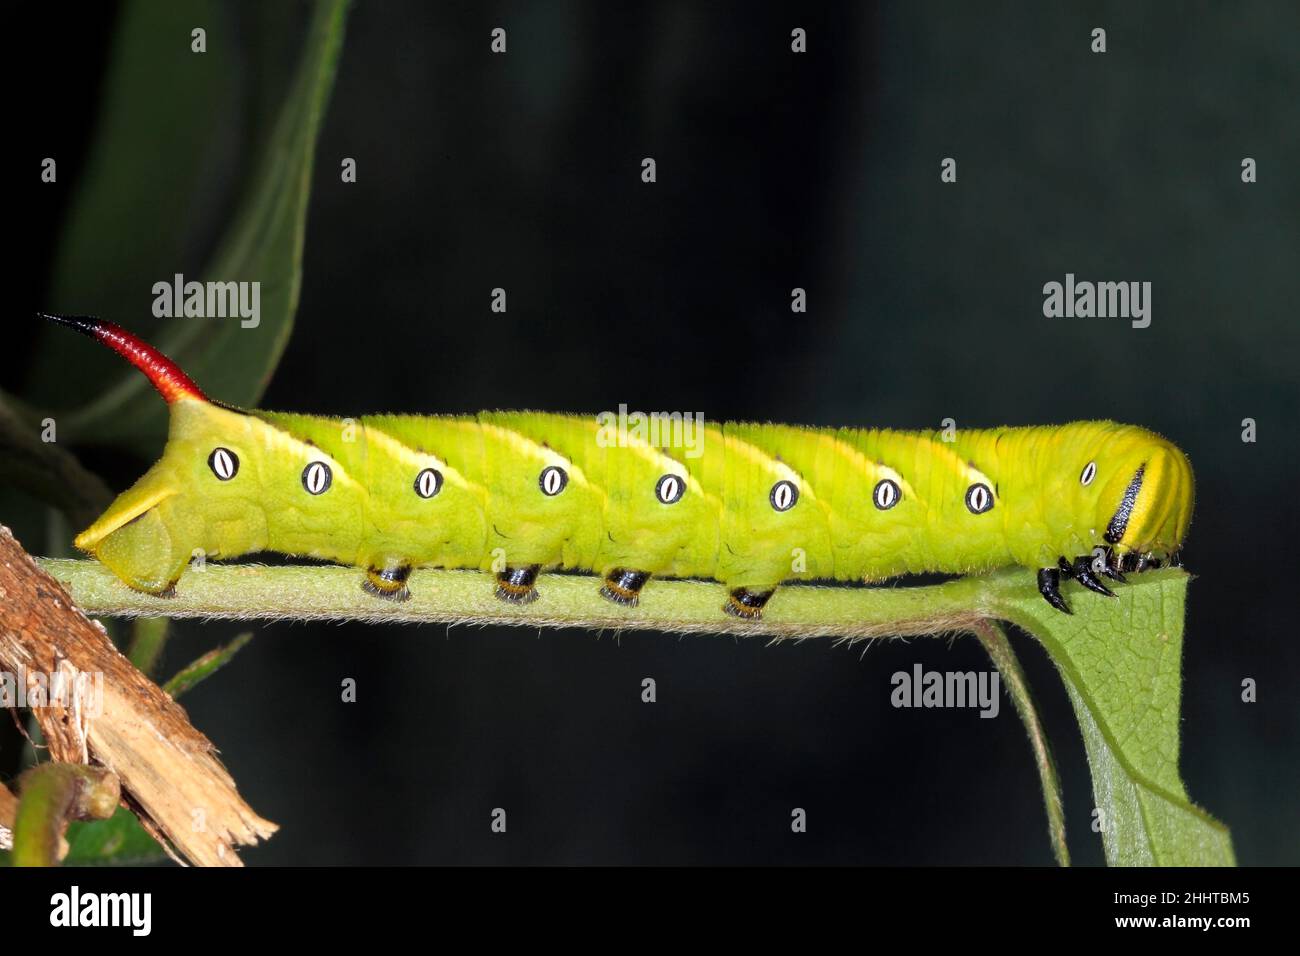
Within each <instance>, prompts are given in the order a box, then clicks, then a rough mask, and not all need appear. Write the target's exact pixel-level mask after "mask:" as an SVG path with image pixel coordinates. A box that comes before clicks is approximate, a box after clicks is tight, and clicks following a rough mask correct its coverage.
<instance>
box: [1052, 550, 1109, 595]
mask: <svg viewBox="0 0 1300 956" xmlns="http://www.w3.org/2000/svg"><path fill="white" fill-rule="evenodd" d="M1061 573H1062V574H1064V575H1065V576H1066V577H1072V578H1074V579H1075V580H1076V581H1078V582H1079V583H1080V584H1082V585H1083V586H1084V587H1085V588H1087V589H1088V590H1089V591H1093V592H1095V593H1097V594H1102V595H1105V596H1106V597H1114V596H1115V592H1114V591H1112V590H1111V589H1110V588H1108V587H1106V585H1104V584H1102V583H1101V582H1100V581H1098V580H1097V578H1096V576H1095V575H1094V574H1093V573H1092V555H1090V554H1085V555H1082V556H1081V557H1078V558H1075V559H1074V564H1070V563H1069V562H1068V561H1066V560H1065V558H1062V559H1061Z"/></svg>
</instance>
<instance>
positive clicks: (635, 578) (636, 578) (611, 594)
mask: <svg viewBox="0 0 1300 956" xmlns="http://www.w3.org/2000/svg"><path fill="white" fill-rule="evenodd" d="M649 580H650V572H649V571H633V570H629V569H628V568H614V569H613V570H611V571H610V572H609V573H608V574H606V575H605V583H604V584H603V585H601V588H600V596H601V597H603V598H605V599H606V600H608V601H613V602H614V603H615V604H621V605H623V606H624V607H636V606H637V602H638V601H640V599H641V589H642V588H643V587H645V583H646V582H647V581H649Z"/></svg>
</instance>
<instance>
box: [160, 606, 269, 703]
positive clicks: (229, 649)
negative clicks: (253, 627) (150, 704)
mask: <svg viewBox="0 0 1300 956" xmlns="http://www.w3.org/2000/svg"><path fill="white" fill-rule="evenodd" d="M164 620H165V619H164ZM252 639H253V632H252V631H245V632H244V633H243V634H240V635H239V636H238V637H236V638H235V639H234V640H233V641H231V642H230V643H229V644H227V645H226V646H225V647H218V648H216V649H215V650H211V651H208V652H207V653H206V654H204V655H203V656H202V657H200V658H199V659H198V660H196V661H194V662H193V663H192V664H190V665H189V666H188V667H184V668H182V669H181V670H180V671H179V672H178V673H177V674H176V676H175V677H173V678H172V679H171V680H169V681H168V682H167V683H166V684H164V685H163V690H165V691H166V692H167V693H169V694H171V696H172V699H173V700H175V699H177V698H179V697H180V696H181V694H184V693H185V692H186V691H188V690H189V689H190V688H191V687H193V686H194V685H195V684H197V683H199V682H200V681H202V680H206V679H207V678H209V677H211V676H212V675H213V674H215V673H216V672H217V671H219V670H221V668H223V667H225V666H226V665H227V664H229V663H230V659H231V658H232V657H234V656H235V655H236V654H238V653H239V651H240V649H241V648H243V646H244V645H245V644H247V643H248V642H249V641H251V640H252Z"/></svg>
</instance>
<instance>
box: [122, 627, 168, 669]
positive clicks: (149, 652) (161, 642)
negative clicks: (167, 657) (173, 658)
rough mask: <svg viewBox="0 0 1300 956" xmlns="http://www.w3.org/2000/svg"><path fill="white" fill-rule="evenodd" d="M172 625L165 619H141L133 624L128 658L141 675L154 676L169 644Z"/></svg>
mask: <svg viewBox="0 0 1300 956" xmlns="http://www.w3.org/2000/svg"><path fill="white" fill-rule="evenodd" d="M170 623H171V622H170V621H168V620H167V618H165V617H141V618H137V619H136V620H134V621H132V622H131V643H130V645H129V647H128V649H127V652H126V656H127V660H129V661H130V662H131V663H132V664H134V665H135V666H136V669H137V670H139V671H140V672H141V673H143V674H148V675H149V676H153V673H154V671H155V670H156V669H157V667H158V661H159V659H160V658H161V657H162V652H163V647H164V646H166V644H167V627H168V625H169V624H170Z"/></svg>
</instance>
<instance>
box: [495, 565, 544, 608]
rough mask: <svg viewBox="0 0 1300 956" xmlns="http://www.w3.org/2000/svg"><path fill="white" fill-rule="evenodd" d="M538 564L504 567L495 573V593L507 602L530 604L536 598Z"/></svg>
mask: <svg viewBox="0 0 1300 956" xmlns="http://www.w3.org/2000/svg"><path fill="white" fill-rule="evenodd" d="M540 569H541V565H540V564H526V565H524V566H523V567H518V568H506V569H505V570H504V571H501V572H499V573H498V574H497V590H496V595H497V597H498V598H500V599H501V600H502V601H505V602H506V603H508V604H532V603H533V602H534V601H536V600H537V597H538V594H537V588H536V587H534V586H533V585H534V584H536V582H537V572H538V571H539V570H540Z"/></svg>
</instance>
